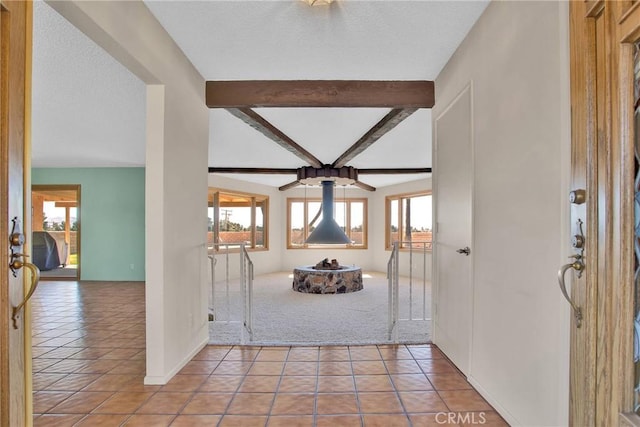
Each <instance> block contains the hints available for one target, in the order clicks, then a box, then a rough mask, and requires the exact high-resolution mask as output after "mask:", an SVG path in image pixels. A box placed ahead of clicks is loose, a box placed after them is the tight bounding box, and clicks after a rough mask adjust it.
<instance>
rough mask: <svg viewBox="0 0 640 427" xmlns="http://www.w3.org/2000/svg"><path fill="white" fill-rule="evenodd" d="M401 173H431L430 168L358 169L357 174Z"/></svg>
mask: <svg viewBox="0 0 640 427" xmlns="http://www.w3.org/2000/svg"><path fill="white" fill-rule="evenodd" d="M403 173H431V168H382V169H358V175H395V174H403Z"/></svg>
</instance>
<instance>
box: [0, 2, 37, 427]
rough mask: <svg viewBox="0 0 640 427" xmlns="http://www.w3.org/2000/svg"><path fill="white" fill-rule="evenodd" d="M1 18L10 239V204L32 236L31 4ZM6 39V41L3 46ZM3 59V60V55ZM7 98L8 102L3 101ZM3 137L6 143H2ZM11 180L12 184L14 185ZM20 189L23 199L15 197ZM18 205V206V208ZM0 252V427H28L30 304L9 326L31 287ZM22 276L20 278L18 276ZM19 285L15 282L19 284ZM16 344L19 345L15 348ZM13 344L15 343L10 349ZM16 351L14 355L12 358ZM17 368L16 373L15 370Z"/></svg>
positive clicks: (10, 7) (7, 9)
mask: <svg viewBox="0 0 640 427" xmlns="http://www.w3.org/2000/svg"><path fill="white" fill-rule="evenodd" d="M0 8H1V9H2V12H3V13H2V15H3V16H2V18H0V19H6V18H9V19H10V21H9V27H6V26H4V25H3V26H2V27H3V31H2V37H1V38H2V39H3V42H2V49H3V50H4V49H7V51H5V52H4V53H3V55H2V56H3V59H6V60H7V62H10V63H11V65H8V64H7V62H5V61H4V60H3V61H2V62H0V74H1V77H0V86H1V87H2V97H3V99H2V101H1V102H0V104H1V106H0V118H1V120H2V126H1V127H0V129H1V132H2V140H3V141H2V142H3V143H2V150H1V151H2V153H1V155H0V210H1V211H2V214H3V220H2V222H1V223H0V234H2V236H3V238H4V239H8V236H9V232H10V224H9V223H10V216H11V214H12V213H9V205H10V200H15V199H16V197H17V198H18V200H21V201H22V206H21V208H22V211H23V213H22V215H23V221H22V231H23V233H24V234H25V235H26V236H28V235H29V233H30V225H31V224H30V219H29V217H28V215H26V212H28V208H29V207H30V197H29V194H28V192H25V191H24V189H25V188H28V186H29V185H30V179H31V174H30V170H31V144H30V141H31V64H32V28H33V4H32V3H31V2H23V1H8V0H0ZM7 40H9V41H8V42H7ZM5 55H6V56H5ZM4 97H6V98H4ZM5 137H6V139H5ZM9 144H15V145H14V147H17V150H16V151H17V152H20V151H21V153H20V158H21V160H22V164H21V165H20V168H21V170H22V173H21V175H22V180H21V182H19V185H18V186H17V187H15V188H13V187H12V184H11V183H12V182H14V181H19V180H20V178H19V177H16V176H13V175H12V174H10V173H9V171H10V170H11V161H10V159H11V156H10V155H9V154H10V153H11V151H10V150H9ZM12 180H13V181H12ZM20 186H22V194H21V195H19V197H18V195H17V194H16V191H18V192H19V191H20ZM18 204H20V203H18ZM29 240H30V239H27V241H26V242H25V245H23V246H22V251H23V252H25V253H29V252H30V247H29ZM5 242H7V244H6V245H3V246H2V247H1V248H0V254H2V259H3V260H4V261H3V263H2V266H0V285H2V289H1V290H0V293H1V295H2V298H0V300H1V301H2V304H1V306H0V315H1V317H0V329H1V330H0V344H1V345H0V373H1V375H0V377H1V378H2V379H1V385H2V386H1V387H0V425H25V426H31V425H32V422H33V419H32V412H33V410H32V408H33V405H32V387H31V383H32V374H31V373H32V367H31V322H30V311H29V304H27V305H26V306H25V308H24V313H23V314H22V315H21V316H20V317H19V318H18V329H17V330H15V329H13V324H12V322H11V314H10V313H11V306H12V305H15V304H17V303H18V302H19V301H20V300H21V299H22V297H23V295H24V294H25V293H26V292H27V288H28V287H29V286H30V283H26V278H27V276H28V275H27V274H24V273H22V275H21V278H22V288H23V289H20V284H18V289H17V290H10V289H9V282H8V277H9V275H10V273H9V268H8V267H9V262H8V260H9V251H8V248H9V245H8V241H7V240H5ZM19 277H20V276H19ZM18 280H19V279H18ZM15 340H17V341H19V343H15ZM12 341H13V342H14V343H15V344H14V345H13V346H12V345H11V343H12ZM16 352H17V353H16ZM16 368H18V369H16Z"/></svg>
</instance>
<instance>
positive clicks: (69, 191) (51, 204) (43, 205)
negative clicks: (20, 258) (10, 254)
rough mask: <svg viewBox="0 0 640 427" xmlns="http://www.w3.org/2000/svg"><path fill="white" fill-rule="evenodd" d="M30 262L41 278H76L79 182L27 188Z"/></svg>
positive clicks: (78, 261) (78, 247) (77, 268)
mask: <svg viewBox="0 0 640 427" xmlns="http://www.w3.org/2000/svg"><path fill="white" fill-rule="evenodd" d="M31 200H32V205H33V209H32V224H33V236H32V242H33V263H34V264H35V265H36V266H37V267H38V268H39V269H40V272H41V278H42V279H43V280H80V186H79V185H34V186H33V187H32V188H31Z"/></svg>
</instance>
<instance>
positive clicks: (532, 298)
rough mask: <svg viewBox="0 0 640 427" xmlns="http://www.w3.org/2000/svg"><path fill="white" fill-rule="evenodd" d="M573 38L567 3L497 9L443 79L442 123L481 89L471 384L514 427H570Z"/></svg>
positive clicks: (439, 87)
mask: <svg viewBox="0 0 640 427" xmlns="http://www.w3.org/2000/svg"><path fill="white" fill-rule="evenodd" d="M567 27H568V13H567V7H566V4H565V3H562V2H493V3H491V4H490V5H489V6H488V7H487V9H486V10H485V12H484V14H483V15H482V16H481V18H480V20H479V21H478V22H477V23H476V25H475V26H474V28H473V29H472V30H471V32H470V33H469V34H468V36H467V38H466V39H465V40H464V41H463V43H462V44H461V45H460V47H459V48H458V50H457V51H456V53H455V54H454V56H453V57H452V58H451V60H450V61H449V63H448V64H447V65H446V66H445V68H444V69H443V70H442V72H441V73H440V75H439V76H438V78H437V79H436V94H437V97H436V106H435V108H434V111H433V117H438V116H439V115H440V113H441V111H442V109H443V108H444V107H445V106H447V105H449V103H450V102H451V100H452V99H453V98H454V97H455V96H456V95H457V94H458V93H459V92H460V91H461V90H462V88H463V87H465V86H466V85H468V84H469V83H470V82H472V85H473V90H474V97H473V105H472V110H473V114H472V116H473V123H472V128H473V140H474V152H475V162H474V165H473V170H474V176H473V183H474V206H473V212H474V218H473V230H474V233H473V242H474V244H473V246H474V247H473V248H472V249H473V255H474V263H473V273H472V279H473V280H472V286H473V292H472V329H471V330H472V332H471V334H472V336H471V339H470V343H469V345H470V368H469V380H470V381H471V382H472V384H474V385H475V386H476V387H477V388H478V389H479V390H480V391H481V393H482V394H483V395H484V396H485V398H487V399H488V400H489V402H490V403H492V404H493V405H494V406H495V407H496V408H497V409H498V410H499V412H500V413H501V414H502V415H503V416H504V417H505V418H506V419H507V421H508V422H509V423H510V424H512V425H525V426H532V425H535V426H559V425H567V423H568V420H567V412H568V369H567V361H568V339H569V325H568V306H567V304H566V302H565V301H564V300H563V299H562V296H561V294H560V292H559V290H558V283H557V279H556V272H557V270H558V268H559V266H560V265H562V264H563V263H566V259H567V258H566V255H568V249H569V244H568V228H567V222H568V215H567V208H568V206H567V205H568V202H567V197H566V195H567V193H568V187H567V182H568V171H569V166H570V165H569V155H568V151H569V144H570V141H569V126H570V122H569V114H568V112H569V101H568V66H569V63H568V38H567V37H568V32H567ZM436 172H437V171H436ZM436 203H437V201H436ZM436 255H437V254H436ZM435 286H437V284H435ZM434 339H435V342H436V343H437V342H438V338H437V336H436V337H435V338H434Z"/></svg>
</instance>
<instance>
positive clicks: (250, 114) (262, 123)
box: [227, 108, 322, 168]
mask: <svg viewBox="0 0 640 427" xmlns="http://www.w3.org/2000/svg"><path fill="white" fill-rule="evenodd" d="M227 111H228V112H230V113H231V114H233V115H234V116H235V117H237V118H239V119H240V120H242V121H243V122H245V123H246V124H248V125H249V126H251V127H252V128H254V129H255V130H257V131H258V132H260V133H261V134H263V135H264V136H266V137H267V138H269V139H270V140H272V141H273V142H275V143H276V144H278V145H279V146H281V147H282V148H284V149H285V150H287V151H289V152H291V153H292V154H295V155H296V156H298V157H299V158H300V159H302V160H304V161H305V162H307V163H309V164H310V165H311V166H314V167H317V168H319V167H321V166H322V162H321V161H320V160H319V159H318V158H316V157H315V156H314V155H313V154H311V153H309V152H308V151H307V150H305V149H304V148H302V147H301V146H300V145H298V144H297V143H296V142H295V141H294V140H292V139H291V138H289V137H288V136H287V135H285V134H284V133H283V132H282V131H281V130H280V129H278V128H277V127H275V126H274V125H272V124H271V123H269V122H268V121H267V119H265V118H264V117H262V116H261V115H260V114H258V113H256V112H255V111H253V110H252V109H250V108H227Z"/></svg>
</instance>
